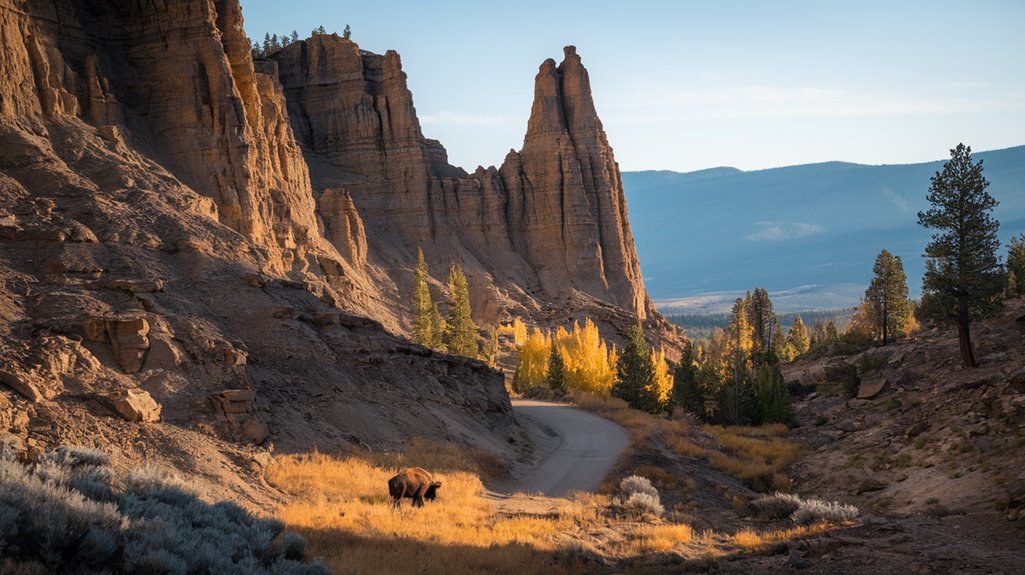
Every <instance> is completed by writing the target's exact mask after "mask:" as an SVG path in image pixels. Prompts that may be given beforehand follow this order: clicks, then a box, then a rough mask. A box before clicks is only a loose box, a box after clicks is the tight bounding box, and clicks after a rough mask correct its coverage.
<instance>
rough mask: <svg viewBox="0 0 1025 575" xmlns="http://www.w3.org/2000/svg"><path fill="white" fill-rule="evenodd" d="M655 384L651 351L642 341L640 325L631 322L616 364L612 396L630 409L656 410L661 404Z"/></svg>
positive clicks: (654, 411) (651, 411)
mask: <svg viewBox="0 0 1025 575" xmlns="http://www.w3.org/2000/svg"><path fill="white" fill-rule="evenodd" d="M655 387H656V386H655V367H654V365H652V363H651V350H650V349H649V348H648V343H647V342H646V341H644V332H643V331H642V330H641V326H640V325H635V326H634V327H633V328H631V329H630V333H629V334H628V335H627V341H626V346H624V347H623V353H621V354H620V356H619V361H618V362H617V363H616V383H614V384H613V385H612V396H613V397H618V398H619V399H622V400H624V401H626V402H627V403H628V404H629V405H630V407H632V408H634V409H639V410H642V411H647V412H649V413H657V412H658V411H659V410H660V408H661V406H660V405H659V403H658V396H657V395H656V393H657V392H656V391H655Z"/></svg>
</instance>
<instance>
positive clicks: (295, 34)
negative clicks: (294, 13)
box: [291, 30, 299, 44]
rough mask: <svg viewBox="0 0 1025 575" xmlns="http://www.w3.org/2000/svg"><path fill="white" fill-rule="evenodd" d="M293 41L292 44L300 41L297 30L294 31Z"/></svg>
mask: <svg viewBox="0 0 1025 575" xmlns="http://www.w3.org/2000/svg"><path fill="white" fill-rule="evenodd" d="M291 40H292V41H291V43H292V44H295V43H296V42H298V41H299V33H298V32H296V31H295V30H292V36H291Z"/></svg>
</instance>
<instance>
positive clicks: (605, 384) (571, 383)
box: [504, 319, 672, 397]
mask: <svg viewBox="0 0 1025 575" xmlns="http://www.w3.org/2000/svg"><path fill="white" fill-rule="evenodd" d="M517 321H518V320H517ZM520 325H523V324H522V323H521V324H520ZM507 326H508V324H507ZM504 329H506V330H508V329H509V327H505V328H504ZM513 329H517V328H516V326H515V322H514V326H513ZM523 332H524V333H525V332H526V326H523ZM524 340H525V341H524V342H523V344H522V345H521V346H520V359H519V363H518V364H517V366H516V373H515V375H514V376H513V389H514V390H515V391H516V392H518V393H523V392H524V391H526V390H528V389H530V388H533V387H541V386H544V385H546V384H547V378H548V366H549V363H550V356H551V350H552V349H553V347H554V349H556V350H558V352H559V355H560V356H561V358H562V361H563V367H564V373H565V375H564V378H565V382H566V388H567V389H571V390H575V391H584V392H587V393H593V394H595V395H601V396H605V397H607V396H608V395H609V390H610V389H612V383H613V382H614V381H615V379H616V361H617V358H618V357H619V356H618V353H617V351H616V348H615V346H611V347H610V346H609V345H608V344H607V343H606V342H605V340H604V339H602V337H601V334H600V333H599V331H598V326H596V325H595V324H594V322H593V321H591V320H590V319H587V320H584V323H583V324H581V323H580V322H574V323H573V325H572V326H571V327H570V328H568V329H567V328H566V327H559V328H558V329H556V330H555V333H554V334H549V333H547V332H544V331H542V330H540V329H536V328H535V329H534V330H532V331H531V332H530V335H529V336H525V337H524ZM664 357H665V355H664V353H663V355H662V358H663V359H664ZM664 372H665V373H666V374H669V369H668V366H667V367H666V368H665V370H664ZM667 380H668V382H669V383H668V387H667V388H666V389H667V390H668V389H669V388H671V387H672V378H671V377H669V376H668V375H667Z"/></svg>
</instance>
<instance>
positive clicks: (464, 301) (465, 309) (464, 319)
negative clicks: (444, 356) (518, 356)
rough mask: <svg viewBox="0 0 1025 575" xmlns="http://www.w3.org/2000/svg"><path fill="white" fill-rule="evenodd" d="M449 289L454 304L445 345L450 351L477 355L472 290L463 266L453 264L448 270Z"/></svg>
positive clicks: (472, 355) (470, 355)
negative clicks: (471, 303) (471, 304)
mask: <svg viewBox="0 0 1025 575" xmlns="http://www.w3.org/2000/svg"><path fill="white" fill-rule="evenodd" d="M448 290H449V293H450V294H451V295H452V305H451V306H450V307H449V310H448V316H447V317H446V322H447V324H448V325H447V327H446V332H445V345H446V346H447V347H448V352H449V353H451V354H454V355H462V356H465V357H477V324H475V323H473V319H472V318H471V317H470V290H469V287H468V285H467V282H466V275H465V274H464V273H463V268H461V267H459V265H457V264H452V266H451V267H450V268H449V271H448Z"/></svg>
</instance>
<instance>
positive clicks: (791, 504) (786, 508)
mask: <svg viewBox="0 0 1025 575" xmlns="http://www.w3.org/2000/svg"><path fill="white" fill-rule="evenodd" d="M750 505H751V508H752V509H753V510H754V511H755V514H757V515H759V516H761V517H765V518H766V519H786V518H787V517H790V516H791V515H793V513H794V512H795V511H797V509H798V508H799V507H800V506H801V498H800V497H798V496H796V495H791V494H789V493H779V492H777V493H774V494H772V495H767V496H765V497H760V498H758V499H755V500H754V501H752V502H751V503H750Z"/></svg>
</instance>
